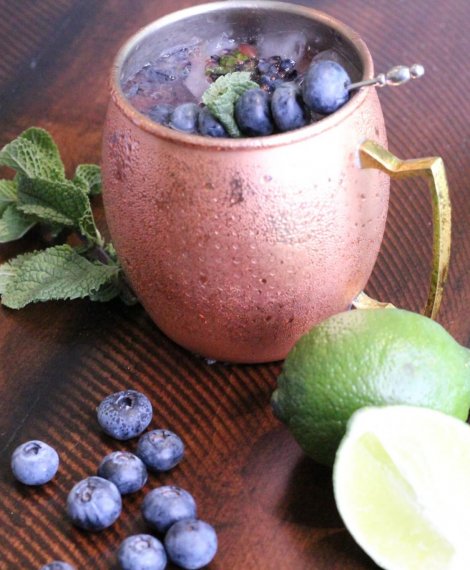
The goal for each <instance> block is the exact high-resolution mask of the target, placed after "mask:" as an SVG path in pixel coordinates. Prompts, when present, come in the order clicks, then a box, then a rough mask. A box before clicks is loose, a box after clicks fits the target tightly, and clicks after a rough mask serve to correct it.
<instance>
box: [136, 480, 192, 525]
mask: <svg viewBox="0 0 470 570" xmlns="http://www.w3.org/2000/svg"><path fill="white" fill-rule="evenodd" d="M142 516H143V518H144V520H145V521H146V522H147V523H148V524H149V525H150V526H151V527H153V528H154V529H156V530H157V531H158V532H165V531H167V530H168V529H169V528H170V526H171V525H173V524H174V523H175V522H178V521H180V520H184V519H194V518H196V502H195V500H194V499H193V497H192V495H190V494H189V493H188V492H187V491H185V490H184V489H180V488H179V487H172V486H164V487H158V488H157V489H153V490H152V491H150V493H147V495H146V496H145V499H144V501H143V503H142Z"/></svg>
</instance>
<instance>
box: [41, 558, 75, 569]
mask: <svg viewBox="0 0 470 570" xmlns="http://www.w3.org/2000/svg"><path fill="white" fill-rule="evenodd" d="M40 570H75V568H74V567H73V566H70V564H67V562H61V561H60V560H55V561H54V562H49V564H46V565H45V566H41V568H40Z"/></svg>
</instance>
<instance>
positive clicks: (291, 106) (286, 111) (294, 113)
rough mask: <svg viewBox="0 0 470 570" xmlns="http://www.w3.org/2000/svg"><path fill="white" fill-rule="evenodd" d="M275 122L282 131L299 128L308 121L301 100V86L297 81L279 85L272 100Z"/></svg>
mask: <svg viewBox="0 0 470 570" xmlns="http://www.w3.org/2000/svg"><path fill="white" fill-rule="evenodd" d="M271 111H272V114H273V118H274V122H275V123H276V126H277V128H278V129H279V130H280V131H291V130H293V129H299V128H300V127H303V126H305V125H306V124H307V123H308V119H307V116H306V113H305V110H304V108H303V105H302V104H301V102H299V88H298V86H297V85H296V84H295V83H284V84H283V85H281V86H279V87H277V89H276V90H275V91H274V93H273V96H272V100H271Z"/></svg>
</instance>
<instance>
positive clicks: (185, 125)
mask: <svg viewBox="0 0 470 570" xmlns="http://www.w3.org/2000/svg"><path fill="white" fill-rule="evenodd" d="M198 115H199V107H198V106H197V105H196V103H183V104H182V105H178V107H176V109H175V110H174V111H173V113H172V114H171V116H170V123H169V126H170V127H171V128H172V129H176V130H177V131H183V132H184V133H197V117H198Z"/></svg>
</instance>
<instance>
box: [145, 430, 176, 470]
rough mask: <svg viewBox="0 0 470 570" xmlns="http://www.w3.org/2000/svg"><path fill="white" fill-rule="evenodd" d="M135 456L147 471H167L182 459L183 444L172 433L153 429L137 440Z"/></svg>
mask: <svg viewBox="0 0 470 570" xmlns="http://www.w3.org/2000/svg"><path fill="white" fill-rule="evenodd" d="M136 454H137V455H138V456H139V457H140V459H142V461H143V462H144V463H145V465H147V467H148V468H149V469H152V470H153V471H169V470H170V469H172V468H173V467H174V466H175V465H177V464H178V463H179V462H180V461H181V460H182V459H183V455H184V443H183V442H182V441H181V438H180V437H178V436H177V435H176V434H175V433H173V432H172V431H169V430H166V429H155V430H153V431H149V432H147V433H144V434H143V435H142V436H141V437H140V438H139V442H138V444H137V451H136Z"/></svg>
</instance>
